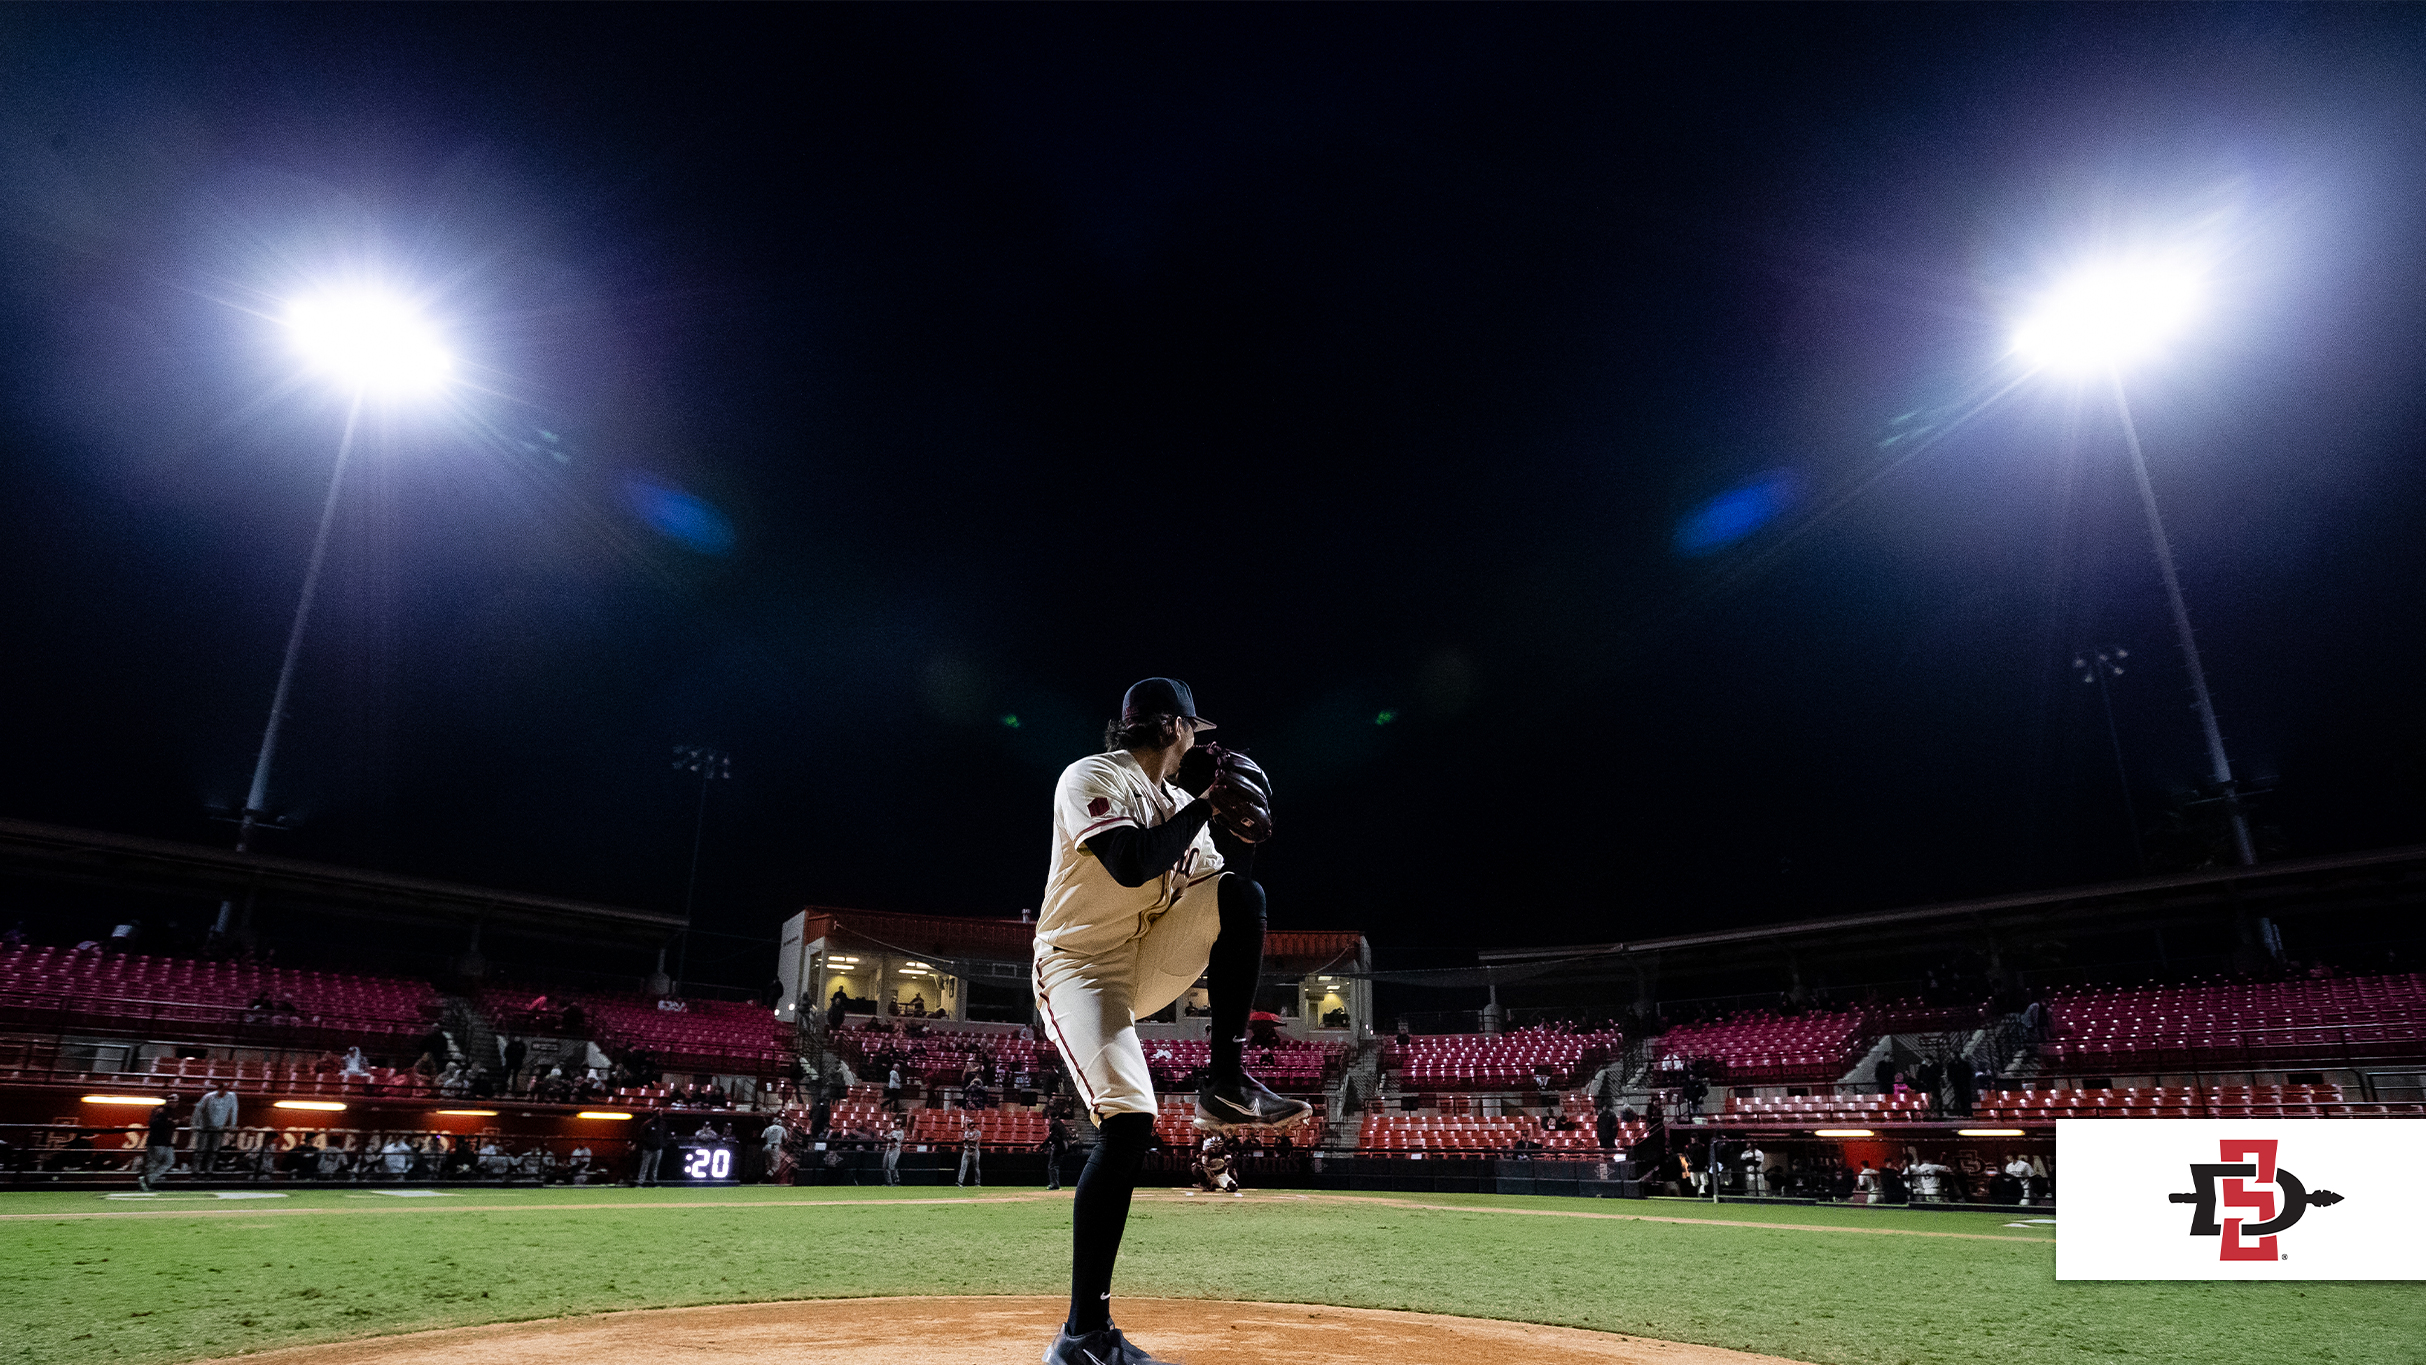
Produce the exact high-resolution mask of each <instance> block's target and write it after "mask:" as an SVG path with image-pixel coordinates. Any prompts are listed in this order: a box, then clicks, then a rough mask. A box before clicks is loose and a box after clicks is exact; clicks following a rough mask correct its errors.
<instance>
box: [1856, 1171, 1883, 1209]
mask: <svg viewBox="0 0 2426 1365" xmlns="http://www.w3.org/2000/svg"><path fill="white" fill-rule="evenodd" d="M1853 1190H1854V1194H1855V1196H1856V1197H1855V1200H1854V1202H1856V1203H1860V1204H1875V1203H1877V1202H1879V1178H1878V1168H1877V1167H1875V1166H1872V1165H1871V1164H1870V1163H1869V1162H1867V1161H1865V1162H1863V1163H1862V1169H1861V1170H1860V1171H1859V1172H1858V1173H1856V1174H1855V1175H1854V1177H1853Z"/></svg>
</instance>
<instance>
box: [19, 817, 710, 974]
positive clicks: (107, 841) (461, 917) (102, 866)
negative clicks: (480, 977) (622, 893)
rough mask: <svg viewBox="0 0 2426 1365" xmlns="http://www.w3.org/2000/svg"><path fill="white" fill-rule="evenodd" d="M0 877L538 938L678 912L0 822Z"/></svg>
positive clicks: (659, 919)
mask: <svg viewBox="0 0 2426 1365" xmlns="http://www.w3.org/2000/svg"><path fill="white" fill-rule="evenodd" d="M0 872H5V873H7V874H10V875H13V876H25V877H33V878H38V879H42V880H48V881H54V882H69V883H81V884H85V885H97V886H106V887H109V888H111V889H112V890H117V891H125V892H140V893H148V894H153V895H165V896H198V897H205V898H209V899H224V900H235V901H239V902H241V901H246V900H248V899H249V900H250V901H251V902H252V903H253V904H255V905H258V906H293V907H304V908H308V909H310V910H312V911H314V912H317V913H320V914H331V915H340V916H346V917H351V918H356V919H373V920H388V921H395V922H402V923H417V924H429V923H439V924H456V925H465V926H469V925H475V924H477V925H479V926H481V927H483V928H493V929H500V930H508V931H512V932H516V933H522V934H530V935H535V936H539V937H549V938H567V937H580V938H585V939H595V938H598V937H606V938H611V939H615V940H619V941H623V942H627V943H640V944H651V945H653V944H658V943H662V942H664V941H665V939H666V938H667V937H668V936H669V935H671V934H674V933H676V932H678V931H680V930H681V929H682V928H684V926H685V925H686V924H687V923H688V921H687V920H685V919H684V918H683V917H682V916H680V915H669V914H662V913H659V912H657V911H652V910H630V909H625V908H623V907H620V906H612V905H597V904H593V903H591V902H587V901H573V900H561V899H558V898H555V897H551V896H533V895H525V894H523V893H521V892H516V891H499V890H495V889H492V888H489V887H481V886H465V885H463V884H461V883H457V882H440V881H430V880H427V879H425V878H420V877H399V876H395V875H393V874H391V873H385V872H370V871H365V870H363V869H360V868H352V867H338V866H335V865H333V864H329V863H313V862H305V861H303V860H301V859H298V858H279V857H273V856H271V855H269V854H264V853H238V852H235V851H234V850H232V849H218V848H205V847H202V846H200V845H198V844H181V843H176V842H173V841H170V840H166V839H145V838H140V837H137V836H135V835H131V834H106V833H102V832H100V831H97V830H86V829H73V828H69V827H66V826H62V825H41V824H35V823H33V822H31V821H26V820H8V819H0Z"/></svg>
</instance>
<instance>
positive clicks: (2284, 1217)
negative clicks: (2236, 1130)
mask: <svg viewBox="0 0 2426 1365" xmlns="http://www.w3.org/2000/svg"><path fill="white" fill-rule="evenodd" d="M2217 1145H2218V1146H2219V1147H2221V1148H2222V1149H2223V1150H2222V1152H2221V1153H2220V1155H2221V1156H2222V1157H2223V1160H2221V1161H2218V1162H2212V1163H2210V1162H2203V1161H2194V1162H2192V1163H2190V1178H2191V1180H2193V1181H2194V1182H2196V1183H2197V1185H2198V1189H2197V1190H2196V1191H2195V1192H2194V1193H2190V1194H2172V1195H2167V1196H2166V1199H2167V1200H2168V1201H2169V1202H2171V1203H2175V1204H2190V1205H2194V1206H2195V1207H2194V1209H2193V1210H2192V1212H2191V1215H2190V1235H2191V1236H2193V1237H2221V1238H2223V1239H2224V1245H2223V1247H2222V1254H2221V1256H2220V1257H2219V1258H2218V1259H2220V1260H2226V1261H2279V1260H2281V1259H2282V1256H2281V1255H2280V1254H2279V1253H2278V1252H2277V1251H2276V1250H2275V1239H2276V1236H2277V1234H2280V1233H2282V1232H2284V1231H2285V1230H2287V1229H2289V1228H2290V1227H2291V1225H2292V1224H2294V1223H2297V1222H2298V1221H2300V1215H2301V1214H2304V1213H2306V1212H2308V1210H2309V1209H2311V1208H2320V1209H2324V1208H2331V1207H2333V1206H2334V1205H2336V1204H2339V1203H2341V1202H2342V1196H2340V1195H2338V1194H2335V1193H2334V1192H2333V1191H2331V1190H2318V1191H2317V1192H2316V1193H2314V1194H2310V1193H2309V1192H2308V1189H2307V1187H2306V1186H2304V1185H2302V1184H2301V1183H2300V1178H2299V1177H2298V1176H2296V1175H2293V1174H2292V1173H2291V1172H2289V1171H2286V1170H2283V1169H2281V1168H2280V1167H2278V1166H2276V1165H2275V1164H2274V1152H2275V1147H2276V1146H2277V1145H2278V1144H2277V1140H2276V1139H2273V1138H2266V1139H2256V1138H2251V1139H2246V1140H2235V1139H2233V1138H2225V1139H2224V1140H2223V1141H2222V1142H2220V1143H2219V1144H2217ZM2219 1185H2220V1186H2221V1188H2220V1189H2219V1188H2218V1186H2219ZM2251 1185H2272V1186H2274V1187H2275V1188H2274V1189H2272V1190H2265V1189H2251V1188H2249V1186H2251ZM2278 1196H2279V1198H2278ZM2219 1204H2220V1205H2221V1206H2222V1208H2223V1211H2224V1213H2225V1214H2226V1217H2225V1218H2224V1220H2223V1222H2222V1223H2221V1225H2219V1224H2218V1223H2217V1221H2216V1210H2217V1206H2218V1205H2219ZM2236 1209H2237V1210H2244V1211H2245V1212H2244V1214H2243V1216H2241V1217H2237V1218H2236V1217H2232V1216H2230V1215H2231V1214H2232V1212H2233V1211H2234V1210H2236Z"/></svg>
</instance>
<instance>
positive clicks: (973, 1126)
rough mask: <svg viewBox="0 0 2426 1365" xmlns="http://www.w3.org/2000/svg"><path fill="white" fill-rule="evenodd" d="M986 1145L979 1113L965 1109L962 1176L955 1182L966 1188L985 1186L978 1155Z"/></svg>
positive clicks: (961, 1158) (962, 1138) (961, 1143)
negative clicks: (978, 1118)
mask: <svg viewBox="0 0 2426 1365" xmlns="http://www.w3.org/2000/svg"><path fill="white" fill-rule="evenodd" d="M984 1147H985V1132H984V1130H983V1129H981V1128H979V1127H978V1126H977V1115H975V1114H973V1113H969V1112H967V1111H963V1112H962V1114H961V1117H960V1178H959V1179H958V1180H956V1181H954V1182H953V1183H954V1184H956V1185H959V1186H961V1187H963V1188H966V1187H968V1186H970V1185H975V1186H977V1187H979V1188H980V1189H983V1188H984V1187H985V1183H986V1179H985V1172H984V1171H982V1170H980V1169H979V1168H978V1164H977V1156H978V1153H979V1152H980V1151H982V1150H983V1149H984Z"/></svg>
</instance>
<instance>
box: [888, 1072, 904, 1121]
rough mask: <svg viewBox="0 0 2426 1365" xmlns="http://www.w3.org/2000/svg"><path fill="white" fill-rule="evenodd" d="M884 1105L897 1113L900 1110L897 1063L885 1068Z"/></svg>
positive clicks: (899, 1073)
mask: <svg viewBox="0 0 2426 1365" xmlns="http://www.w3.org/2000/svg"><path fill="white" fill-rule="evenodd" d="M884 1107H885V1108H887V1109H890V1110H892V1111H893V1112H894V1113H897V1114H898V1113H900V1112H901V1067H900V1066H899V1065H898V1064H895V1065H892V1066H889V1067H887V1068H886V1070H885V1078H884Z"/></svg>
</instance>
